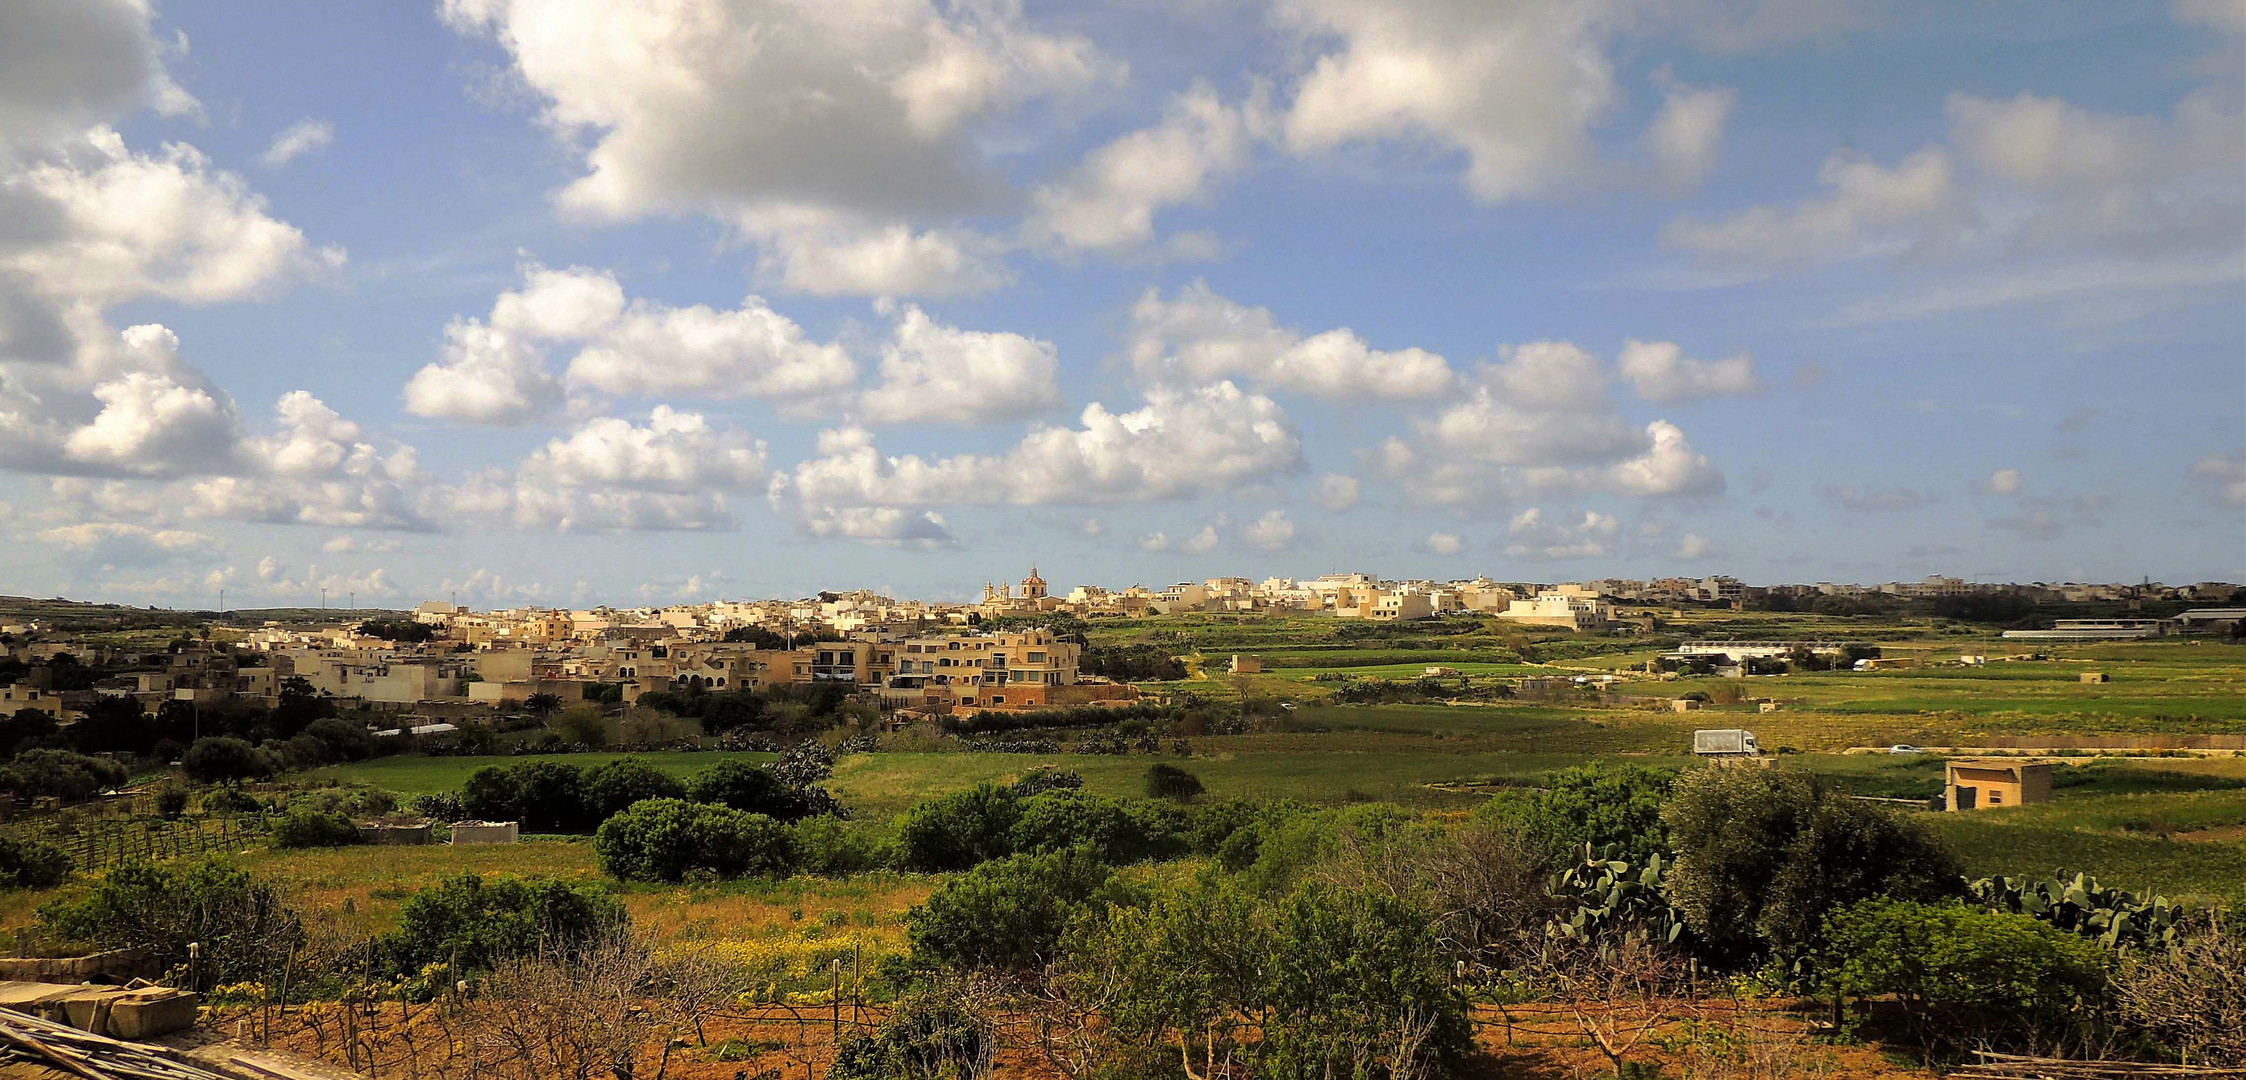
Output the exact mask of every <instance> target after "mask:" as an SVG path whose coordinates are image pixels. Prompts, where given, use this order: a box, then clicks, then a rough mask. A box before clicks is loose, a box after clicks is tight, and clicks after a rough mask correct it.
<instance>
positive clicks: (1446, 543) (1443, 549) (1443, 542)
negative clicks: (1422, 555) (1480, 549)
mask: <svg viewBox="0 0 2246 1080" xmlns="http://www.w3.org/2000/svg"><path fill="white" fill-rule="evenodd" d="M1427 550H1429V551H1431V552H1434V553H1435V554H1437V555H1456V554H1458V553H1459V552H1461V551H1464V550H1466V541H1464V540H1461V539H1459V536H1458V534H1457V533H1447V532H1443V531H1441V530H1437V531H1435V532H1431V533H1428V534H1427Z"/></svg>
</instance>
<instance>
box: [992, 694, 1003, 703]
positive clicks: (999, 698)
mask: <svg viewBox="0 0 2246 1080" xmlns="http://www.w3.org/2000/svg"><path fill="white" fill-rule="evenodd" d="M990 703H991V704H993V705H1004V704H1006V695H1004V694H998V695H995V696H993V697H992V698H991V699H990Z"/></svg>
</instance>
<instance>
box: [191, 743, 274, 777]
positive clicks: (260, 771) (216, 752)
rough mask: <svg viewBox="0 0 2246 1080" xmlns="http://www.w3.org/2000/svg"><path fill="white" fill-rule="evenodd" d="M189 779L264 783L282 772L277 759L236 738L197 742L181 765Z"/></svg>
mask: <svg viewBox="0 0 2246 1080" xmlns="http://www.w3.org/2000/svg"><path fill="white" fill-rule="evenodd" d="M180 763H181V764H182V765H183V766H185V767H186V769H187V775H188V776H190V777H192V778H194V779H196V780H198V781H201V782H203V783H206V784H215V783H220V782H223V781H230V780H232V781H239V780H263V779H266V778H267V777H270V776H272V775H273V774H274V773H277V772H279V771H281V763H280V762H279V761H278V760H276V759H275V758H274V756H273V755H271V754H268V753H266V752H265V751H263V750H260V749H258V748H257V747H254V746H251V745H250V744H249V743H247V742H244V741H242V740H241V739H235V738H226V737H219V738H209V739H197V740H195V745H193V746H190V747H188V748H187V756H186V757H185V758H184V759H182V760H181V762H180Z"/></svg>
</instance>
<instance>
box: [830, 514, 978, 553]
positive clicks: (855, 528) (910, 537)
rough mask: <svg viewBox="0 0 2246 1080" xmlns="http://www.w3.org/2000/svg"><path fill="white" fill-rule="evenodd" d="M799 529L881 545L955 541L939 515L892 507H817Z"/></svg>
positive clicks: (936, 545) (941, 544)
mask: <svg viewBox="0 0 2246 1080" xmlns="http://www.w3.org/2000/svg"><path fill="white" fill-rule="evenodd" d="M802 527H803V530H804V531H805V532H807V533H810V534H811V535H812V536H817V537H821V538H826V537H840V538H845V539H850V540H863V541H866V542H867V543H870V544H876V545H880V546H885V547H920V548H939V547H950V546H951V545H952V544H953V543H954V542H955V541H954V538H953V536H952V533H951V527H950V525H949V524H947V523H946V522H945V521H944V516H943V515H942V514H939V513H936V512H935V511H933V510H922V511H912V510H902V509H898V508H896V507H893V506H839V507H838V506H828V507H820V508H819V509H818V510H817V511H815V512H813V513H811V514H809V515H807V516H806V517H805V518H804V519H803V521H802Z"/></svg>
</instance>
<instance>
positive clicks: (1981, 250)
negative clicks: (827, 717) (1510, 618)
mask: <svg viewBox="0 0 2246 1080" xmlns="http://www.w3.org/2000/svg"><path fill="white" fill-rule="evenodd" d="M2242 37H2246V3H2241V2H2239V0H2183V2H2180V3H2161V2H2147V3H2123V2H2112V0H2108V2H2100V3H2028V2H1995V0H1988V2H1979V3H1943V4H1935V3H1906V2H1900V0H1897V2H1885V3H1848V4H1844V3H1837V2H1830V0H1790V2H1789V0H1548V2H1507V3H1489V2H1472V3H1466V2H1457V0H1352V2H1343V0H1262V2H1250V0H1115V2H1112V3H1108V4H1065V5H1064V4H1049V3H1035V2H1010V0H961V2H957V3H937V4H930V3H926V2H924V0H827V2H823V3H816V4H813V3H788V2H782V0H667V2H665V3H630V4H627V3H623V2H622V0H614V2H604V0H446V2H444V3H442V4H359V5H317V6H313V5H296V4H279V3H251V4H245V3H235V2H221V0H200V2H171V3H164V4H161V5H148V4H144V3H141V2H139V0H98V2H81V0H73V2H71V3H60V2H41V0H15V2H10V3H0V504H4V505H5V511H4V513H0V518H4V520H5V522H6V526H5V528H6V532H7V536H6V540H7V543H8V551H9V555H8V557H7V558H6V559H5V561H0V590H5V591H8V592H15V593H28V594H39V595H55V594H61V595H68V596H72V597H79V598H87V599H107V600H118V601H125V602H134V603H157V604H179V605H194V606H209V605H211V604H213V603H215V602H216V599H217V591H218V589H220V588H221V587H223V588H225V589H226V590H227V602H228V603H229V605H244V606H247V605H264V604H284V603H300V602H304V601H306V600H307V598H311V599H313V600H316V599H317V596H318V593H319V590H320V589H321V588H323V587H325V588H327V589H328V590H329V593H330V595H331V596H343V595H348V594H356V596H357V597H358V600H359V602H361V603H362V604H371V603H403V602H410V601H413V600H417V599H421V598H425V597H428V596H439V595H444V594H446V593H448V592H456V593H457V594H458V595H459V596H460V597H461V599H462V600H463V601H464V602H472V603H477V604H493V605H497V604H511V603H518V602H544V603H588V602H608V603H639V602H651V601H670V600H676V599H706V598H710V597H715V596H721V595H722V596H755V595H793V594H799V593H803V592H806V591H809V590H812V589H816V588H821V587H838V586H851V585H869V586H877V587H883V588H887V589H891V590H894V591H896V592H899V593H904V594H910V595H918V596H928V597H945V596H961V595H968V594H971V593H973V592H974V591H975V590H976V589H977V588H978V587H979V586H980V584H981V583H982V582H983V581H984V580H986V579H989V578H996V577H1018V576H1020V574H1021V572H1022V570H1023V569H1024V568H1025V567H1026V566H1027V564H1029V563H1031V562H1036V563H1038V564H1039V565H1041V566H1042V567H1043V568H1044V571H1045V574H1046V576H1047V577H1048V578H1049V579H1051V580H1053V581H1055V582H1056V583H1060V584H1062V585H1064V586H1065V585H1067V584H1073V583H1076V582H1079V581H1086V582H1098V583H1104V584H1110V585H1122V584H1129V583H1132V582H1149V583H1153V582H1162V581H1168V580H1175V579H1179V578H1198V577H1203V576H1209V575H1213V574H1218V573H1232V574H1245V575H1250V576H1255V577H1262V576H1266V575H1272V574H1279V575H1287V576H1307V575H1311V574H1316V573H1320V572H1324V571H1327V570H1333V569H1363V570H1368V571H1372V572H1376V573H1382V574H1385V575H1389V576H1430V577H1438V578H1450V577H1470V576H1474V575H1477V574H1487V575H1490V576H1493V577H1497V578H1501V579H1527V580H1566V579H1577V578H1584V577H1595V576H1641V577H1642V576H1656V575H1663V574H1692V575H1703V574H1710V573H1730V574H1735V575H1737V576H1740V577H1742V578H1745V579H1748V580H1750V581H1760V582H1768V581H1814V580H1861V581H1878V580H1890V579H1896V578H1915V577H1919V576H1923V575H1925V574H1928V573H1937V572H1940V573H1955V574H1960V575H1964V576H1969V577H1976V578H1983V579H2008V580H2031V579H2042V580H2056V579H2077V580H2079V579H2097V580H2106V579H2129V580H2134V579H2136V578H2137V577H2139V576H2145V575H2149V576H2152V577H2154V578H2158V579H2164V580H2168V581H2171V582H2187V581H2194V580H2202V579H2209V578H2217V579H2229V580H2240V579H2242V578H2246V122H2242V119H2241V98H2242V97H2246V94H2242V89H2246V63H2242V59H2241V57H2242V44H2241V43H2242Z"/></svg>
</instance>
